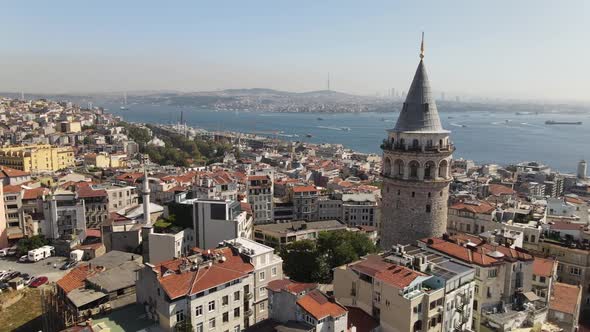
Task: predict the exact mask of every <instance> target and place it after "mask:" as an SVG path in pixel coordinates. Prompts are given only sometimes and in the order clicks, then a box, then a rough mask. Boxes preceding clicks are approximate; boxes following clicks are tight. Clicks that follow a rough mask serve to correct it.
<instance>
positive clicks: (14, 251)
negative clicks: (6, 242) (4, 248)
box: [8, 246, 17, 256]
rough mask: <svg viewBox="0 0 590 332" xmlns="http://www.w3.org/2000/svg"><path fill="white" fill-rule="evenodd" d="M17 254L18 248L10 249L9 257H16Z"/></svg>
mask: <svg viewBox="0 0 590 332" xmlns="http://www.w3.org/2000/svg"><path fill="white" fill-rule="evenodd" d="M16 252H17V249H16V246H13V247H10V248H8V256H14V255H16Z"/></svg>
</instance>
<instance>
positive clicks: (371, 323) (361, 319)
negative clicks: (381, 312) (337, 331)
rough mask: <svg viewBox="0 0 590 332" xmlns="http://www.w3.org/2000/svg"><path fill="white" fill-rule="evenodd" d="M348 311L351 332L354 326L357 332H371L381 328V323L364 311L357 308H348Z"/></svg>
mask: <svg viewBox="0 0 590 332" xmlns="http://www.w3.org/2000/svg"><path fill="white" fill-rule="evenodd" d="M346 309H348V329H349V330H350V329H352V327H353V326H354V327H355V328H356V332H371V331H374V330H375V329H376V328H377V327H378V326H379V321H378V320H376V319H375V318H373V317H371V315H369V314H368V313H366V312H364V311H363V310H362V309H359V308H356V307H346Z"/></svg>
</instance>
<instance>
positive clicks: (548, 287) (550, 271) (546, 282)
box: [532, 257, 557, 303]
mask: <svg viewBox="0 0 590 332" xmlns="http://www.w3.org/2000/svg"><path fill="white" fill-rule="evenodd" d="M556 281H557V261H556V260H554V259H550V258H541V257H535V261H534V262H533V283H532V286H533V292H535V294H537V296H538V297H540V298H541V300H542V301H544V302H546V303H548V302H549V299H550V298H551V291H552V289H553V284H554V283H555V282H556Z"/></svg>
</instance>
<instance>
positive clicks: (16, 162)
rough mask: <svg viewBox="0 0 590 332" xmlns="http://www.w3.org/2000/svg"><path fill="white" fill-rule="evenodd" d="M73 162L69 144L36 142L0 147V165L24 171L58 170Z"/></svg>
mask: <svg viewBox="0 0 590 332" xmlns="http://www.w3.org/2000/svg"><path fill="white" fill-rule="evenodd" d="M74 164H75V160H74V149H73V148H72V147H69V146H67V147H55V146H51V145H47V144H38V145H27V146H11V147H6V148H1V149H0V165H2V166H8V167H11V168H14V169H17V170H21V171H25V172H42V171H58V170H60V169H64V168H67V167H70V166H74Z"/></svg>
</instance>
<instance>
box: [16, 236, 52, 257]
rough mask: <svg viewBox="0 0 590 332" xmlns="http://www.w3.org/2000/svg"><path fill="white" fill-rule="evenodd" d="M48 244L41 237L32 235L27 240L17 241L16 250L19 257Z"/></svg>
mask: <svg viewBox="0 0 590 332" xmlns="http://www.w3.org/2000/svg"><path fill="white" fill-rule="evenodd" d="M48 243H49V242H48V241H47V239H46V238H45V237H44V236H43V235H33V236H31V237H29V238H25V239H21V240H19V241H18V243H17V244H16V250H17V251H18V253H19V255H26V254H27V253H28V252H29V250H33V249H37V248H40V247H42V246H44V245H47V244H48Z"/></svg>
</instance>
